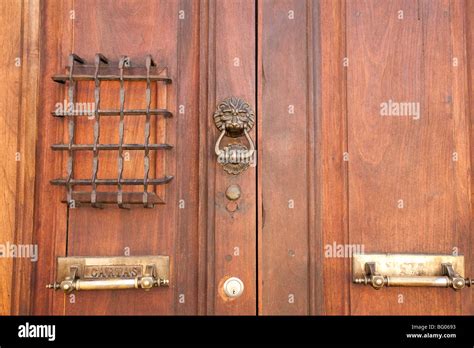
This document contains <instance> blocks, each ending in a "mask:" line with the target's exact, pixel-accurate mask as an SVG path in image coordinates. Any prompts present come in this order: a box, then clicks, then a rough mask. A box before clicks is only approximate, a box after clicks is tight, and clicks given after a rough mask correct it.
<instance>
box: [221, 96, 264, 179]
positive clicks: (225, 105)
mask: <svg viewBox="0 0 474 348" xmlns="http://www.w3.org/2000/svg"><path fill="white" fill-rule="evenodd" d="M214 123H215V125H216V127H217V129H219V130H220V131H221V134H220V136H219V138H218V139H217V143H216V147H215V152H216V155H217V158H218V162H219V163H220V164H221V165H222V166H223V167H224V170H225V171H226V172H227V173H229V174H234V175H237V174H240V173H242V172H243V171H244V170H246V169H247V168H248V167H249V166H250V164H251V163H252V161H253V156H254V153H255V146H254V143H253V141H252V139H251V138H250V135H249V131H250V130H251V129H252V128H253V126H254V124H255V114H254V112H253V110H252V109H251V107H250V105H249V104H248V103H247V102H245V101H244V100H243V99H241V98H237V97H230V98H227V99H224V100H223V101H221V102H220V103H219V105H218V106H217V109H216V111H215V112H214ZM243 135H245V137H246V138H247V141H248V143H249V147H250V149H248V148H247V146H245V145H244V144H242V143H238V142H235V143H230V144H229V145H227V146H225V147H224V148H223V149H221V148H220V144H221V141H222V139H223V138H224V136H228V137H230V138H239V137H241V136H243Z"/></svg>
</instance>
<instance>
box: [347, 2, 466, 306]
mask: <svg viewBox="0 0 474 348" xmlns="http://www.w3.org/2000/svg"><path fill="white" fill-rule="evenodd" d="M452 5H453V6H451V7H450V2H449V1H421V2H419V3H416V2H412V1H391V2H388V3H387V2H377V1H371V2H365V1H351V2H348V6H347V12H346V19H347V54H348V57H349V59H350V66H349V69H348V77H347V105H348V129H349V132H348V149H349V154H350V162H349V226H350V243H351V244H361V245H363V246H364V251H365V252H366V253H370V252H377V251H381V252H390V253H397V252H403V253H445V254H450V253H452V252H453V251H455V250H459V251H460V252H461V250H464V252H462V253H463V254H466V257H467V259H468V260H469V259H471V258H472V254H471V250H470V249H469V248H467V244H466V239H464V238H465V237H467V236H468V235H469V234H470V230H469V219H470V216H469V215H470V211H469V209H470V203H469V198H468V196H466V194H465V193H464V192H462V191H463V190H466V189H468V186H469V175H468V174H467V173H468V172H469V171H468V170H466V169H467V168H469V158H468V155H467V151H468V148H467V144H466V139H467V138H466V137H467V136H468V133H467V128H466V127H465V123H466V121H467V120H466V113H465V102H466V96H465V95H464V93H465V92H464V89H463V88H464V87H463V86H462V85H463V84H464V83H465V78H463V75H464V72H463V68H460V69H456V70H454V69H453V63H452V53H453V38H452V37H451V35H452V34H453V35H456V36H457V35H459V32H453V33H452V32H451V22H452V21H458V20H460V19H462V15H461V14H460V12H459V10H457V9H455V8H454V7H456V6H457V5H454V4H452ZM400 10H401V11H403V16H404V17H403V19H399V17H398V16H399V12H398V11H400ZM461 22H462V20H461ZM454 29H455V30H458V29H457V28H454ZM456 40H461V42H462V36H461V37H459V36H458V37H456ZM457 51H458V52H459V49H457ZM461 51H462V50H461ZM461 60H462V58H461ZM389 101H392V102H409V103H411V102H414V103H419V105H420V106H421V111H420V115H419V116H418V115H411V116H381V109H380V108H381V104H382V103H384V102H389ZM453 149H454V150H453ZM453 151H454V152H458V155H459V159H458V160H457V161H453V159H452V158H453V157H452V156H453ZM461 312H462V295H461V294H459V293H455V292H453V291H446V289H400V288H389V289H384V291H380V292H378V293H377V296H374V293H373V289H370V288H362V287H360V286H357V287H356V286H353V288H352V289H351V313H352V314H399V313H404V314H460V313H461Z"/></svg>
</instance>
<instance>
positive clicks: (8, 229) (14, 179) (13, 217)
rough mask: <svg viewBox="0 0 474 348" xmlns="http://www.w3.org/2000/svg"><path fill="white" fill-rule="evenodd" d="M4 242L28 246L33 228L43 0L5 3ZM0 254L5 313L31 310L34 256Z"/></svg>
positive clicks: (1, 91)
mask: <svg viewBox="0 0 474 348" xmlns="http://www.w3.org/2000/svg"><path fill="white" fill-rule="evenodd" d="M0 22H1V23H2V28H3V29H2V32H1V34H0V45H1V48H0V50H1V56H2V57H3V63H2V66H1V67H0V77H1V81H2V83H1V84H0V95H1V98H0V99H1V100H0V113H1V116H0V148H2V151H3V154H4V156H2V158H1V160H0V168H2V170H1V174H0V186H1V187H2V191H3V194H2V198H1V204H2V207H3V208H2V211H1V213H0V221H1V222H0V225H1V227H0V244H2V246H4V247H7V248H8V246H9V245H16V246H21V245H25V246H29V245H31V243H32V233H33V204H34V190H33V189H31V188H32V187H34V175H35V170H34V169H35V141H36V117H37V110H36V104H37V93H38V73H39V60H38V58H39V55H38V43H39V42H38V37H39V32H38V30H39V2H38V1H23V2H18V1H4V2H2V3H1V4H0ZM2 256H3V257H2V258H1V259H0V314H2V315H6V314H25V313H28V311H29V305H30V303H29V295H30V294H29V291H30V273H31V272H30V269H31V267H32V263H33V261H32V259H31V258H18V257H17V258H11V257H10V256H9V255H2Z"/></svg>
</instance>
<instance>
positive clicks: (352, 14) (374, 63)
mask: <svg viewBox="0 0 474 348" xmlns="http://www.w3.org/2000/svg"><path fill="white" fill-rule="evenodd" d="M258 20H259V28H260V31H259V33H260V34H259V43H260V44H259V52H260V55H259V62H258V69H259V71H260V76H261V77H262V84H259V87H260V89H259V105H260V108H259V115H260V118H259V119H260V128H259V150H260V157H259V159H260V160H259V183H260V185H259V187H260V189H259V198H260V199H261V203H260V204H259V209H260V214H261V215H262V216H263V219H262V221H261V224H260V225H259V226H260V231H259V289H260V292H259V294H260V298H259V299H260V302H259V312H260V313H261V314H293V315H306V314H398V315H400V314H473V313H474V307H473V305H474V302H473V297H472V296H473V293H472V290H470V289H469V288H467V289H464V290H463V291H459V292H455V291H452V290H450V289H444V288H443V289H440V288H395V287H393V288H384V289H381V290H379V291H375V290H374V289H372V288H370V287H364V286H361V285H357V284H352V273H351V257H350V256H351V255H345V254H342V255H338V253H337V251H338V248H340V247H342V248H344V247H345V246H359V247H361V248H363V250H360V249H359V251H363V252H365V253H408V254H423V253H434V254H453V253H458V254H462V255H464V257H465V260H466V261H465V262H466V274H467V275H468V276H469V275H470V276H471V277H472V274H473V265H474V253H473V238H472V236H473V229H472V218H473V210H472V209H473V205H472V197H473V196H472V179H471V176H472V167H471V161H472V158H473V157H472V156H473V154H474V148H473V145H472V141H473V137H472V136H473V133H472V129H473V128H472V122H473V118H472V112H471V109H472V100H473V90H472V76H473V70H472V59H473V58H472V57H473V54H474V52H473V51H472V37H473V36H472V33H473V28H474V27H473V23H474V12H473V6H472V2H471V1H456V0H453V1H450V0H435V1H432V0H426V1H424V0H422V1H410V0H406V1H405V0H393V1H376V0H367V1H363V0H347V1H332V0H331V1H330V0H321V1H299V0H294V1H291V0H288V1H278V2H275V1H270V0H268V1H265V0H264V1H260V2H259V18H258ZM390 101H392V102H415V103H418V104H417V105H419V106H420V113H419V114H418V115H416V114H413V115H412V116H411V117H406V116H400V115H398V116H397V115H392V116H387V115H382V114H381V109H380V108H381V105H382V104H383V103H389V102H390ZM469 105H471V107H470V108H469Z"/></svg>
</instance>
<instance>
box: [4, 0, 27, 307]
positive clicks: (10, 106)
mask: <svg viewBox="0 0 474 348" xmlns="http://www.w3.org/2000/svg"><path fill="white" fill-rule="evenodd" d="M21 8H22V5H21V3H19V2H15V1H5V2H2V4H1V5H0V10H1V11H0V13H1V14H0V21H1V23H2V24H3V26H4V28H5V31H4V34H3V35H1V37H0V40H1V42H0V43H1V54H2V57H4V59H5V64H2V67H1V68H0V74H1V75H0V77H1V79H2V81H8V83H2V85H1V86H0V88H1V90H0V93H1V95H2V98H1V99H2V100H1V101H0V111H1V116H0V122H1V125H0V132H1V134H0V139H1V140H0V146H1V147H2V149H3V151H5V155H6V156H2V159H1V162H0V165H1V167H2V168H3V170H2V171H1V174H0V183H1V186H2V187H3V188H4V193H3V194H2V198H1V203H2V206H3V207H5V209H2V211H1V213H0V214H1V215H0V221H1V231H2V234H1V239H0V243H2V244H3V245H5V244H6V243H7V242H9V243H13V241H14V238H15V226H16V211H15V204H14V202H15V201H16V188H17V180H18V178H17V176H18V169H17V167H18V165H17V162H16V161H15V155H16V153H17V151H18V147H17V145H18V136H19V134H18V119H19V115H20V102H19V98H21V67H20V68H19V67H16V66H15V63H16V62H15V60H16V59H17V58H21V50H22V42H21V29H22V18H21ZM7 33H8V35H7ZM12 273H13V259H12V258H2V259H1V260H0V274H1V281H0V313H1V314H8V313H10V310H11V298H12V293H11V291H12V289H11V285H12Z"/></svg>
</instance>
